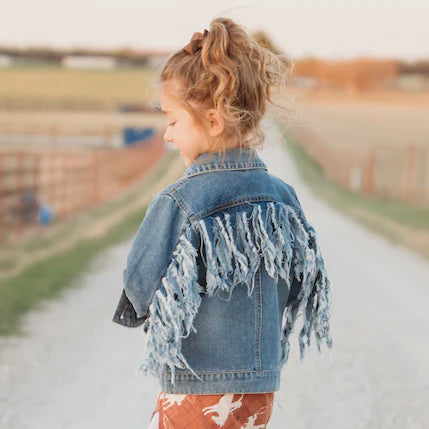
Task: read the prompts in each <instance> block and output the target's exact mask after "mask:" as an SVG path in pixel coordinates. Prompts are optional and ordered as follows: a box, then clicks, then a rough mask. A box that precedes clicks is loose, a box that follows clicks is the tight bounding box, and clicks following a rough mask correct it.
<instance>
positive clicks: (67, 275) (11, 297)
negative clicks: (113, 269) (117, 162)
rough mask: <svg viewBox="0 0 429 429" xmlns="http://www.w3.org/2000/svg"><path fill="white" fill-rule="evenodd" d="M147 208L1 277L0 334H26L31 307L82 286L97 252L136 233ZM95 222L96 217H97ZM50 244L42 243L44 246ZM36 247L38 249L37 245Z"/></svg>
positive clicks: (162, 168) (156, 177)
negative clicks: (24, 328)
mask: <svg viewBox="0 0 429 429" xmlns="http://www.w3.org/2000/svg"><path fill="white" fill-rule="evenodd" d="M176 157H177V155H176V154H175V153H173V152H169V153H167V154H166V156H165V157H164V159H163V160H162V161H161V162H160V165H159V166H158V167H157V169H156V171H154V172H153V174H151V175H150V177H149V178H147V179H146V180H145V182H144V183H143V185H142V186H141V187H139V188H138V189H137V190H134V191H133V192H132V193H131V195H130V194H127V195H124V198H123V199H121V200H118V201H115V203H113V202H111V203H109V204H106V205H103V207H104V213H106V214H107V213H111V209H112V207H114V206H116V207H117V208H119V207H120V206H121V205H122V204H124V202H126V201H127V200H129V199H130V198H131V197H132V195H133V194H135V193H136V192H139V193H140V195H141V192H144V191H145V189H147V188H148V187H149V186H151V185H152V184H154V183H156V182H157V181H158V180H159V179H160V177H162V175H163V174H165V171H166V169H167V168H168V167H169V165H170V164H171V162H172V161H173V160H174V159H175V158H176ZM100 208H101V207H100ZM100 208H98V209H100ZM146 209H147V206H144V207H141V208H138V209H137V210H134V211H133V212H132V213H130V214H129V215H127V216H126V217H125V218H123V219H122V220H121V221H120V222H119V223H118V224H116V225H115V226H113V227H112V228H111V229H110V230H109V231H108V232H107V233H106V234H105V235H103V236H100V237H91V238H82V239H81V240H80V241H78V242H77V244H76V245H74V246H73V247H71V248H69V249H68V250H66V251H63V252H60V253H58V254H55V255H53V256H51V257H48V258H46V259H44V260H42V261H39V262H37V263H34V264H33V265H31V266H29V267H28V268H27V269H25V270H24V271H23V272H22V273H20V274H19V275H17V276H16V277H14V278H12V279H7V280H0V335H11V334H17V335H23V334H24V332H23V331H22V324H21V322H22V317H23V315H24V314H25V313H26V312H28V311H29V310H31V309H34V308H38V307H39V305H40V303H41V300H42V299H52V298H55V297H56V296H58V293H59V292H60V291H61V290H63V289H64V288H66V287H74V286H76V285H78V282H75V281H74V280H76V278H77V277H78V276H79V275H81V273H82V272H84V271H85V270H87V269H88V267H89V266H90V264H91V262H92V260H93V258H94V257H95V256H96V255H97V254H99V253H100V252H101V251H102V250H104V249H106V248H108V247H110V246H112V245H114V244H117V243H120V242H121V241H123V240H126V239H128V238H130V237H132V235H133V234H135V232H136V231H137V229H138V227H139V225H140V223H141V221H142V220H143V218H144V216H145V213H146ZM100 214H103V213H100V212H99V213H98V215H99V216H100ZM95 222H96V219H94V223H95ZM58 238H59V237H57V238H56V239H58ZM63 238H64V237H63ZM46 244H47V243H41V245H46ZM34 250H37V247H35V248H34Z"/></svg>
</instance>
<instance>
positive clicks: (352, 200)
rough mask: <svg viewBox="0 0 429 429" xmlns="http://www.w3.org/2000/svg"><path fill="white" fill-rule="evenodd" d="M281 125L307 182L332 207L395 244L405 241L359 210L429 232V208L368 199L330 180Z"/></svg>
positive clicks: (388, 200) (281, 129)
mask: <svg viewBox="0 0 429 429" xmlns="http://www.w3.org/2000/svg"><path fill="white" fill-rule="evenodd" d="M278 125H279V129H280V131H281V133H282V135H283V142H284V143H285V144H286V145H287V147H288V149H289V151H290V153H291V155H292V157H293V158H294V160H295V162H296V165H297V168H298V170H299V172H300V174H301V175H302V178H303V180H304V181H305V182H306V183H307V184H308V185H309V186H310V188H311V189H312V190H313V191H314V193H315V194H316V195H319V196H320V197H321V198H322V199H324V200H325V201H327V202H328V203H329V204H330V205H331V206H333V207H334V208H336V209H338V210H340V211H342V212H343V213H346V214H348V215H351V216H353V217H355V218H358V219H359V220H360V221H362V222H364V223H365V224H366V225H367V226H368V227H369V228H370V229H372V230H374V231H376V232H378V233H381V234H383V235H384V236H386V237H387V238H389V239H391V240H392V241H393V242H395V243H398V242H401V240H400V238H399V237H398V236H397V235H396V234H393V233H392V231H391V230H390V229H389V228H387V227H384V226H382V225H380V223H379V222H376V221H371V220H369V219H367V218H366V219H365V220H363V219H362V218H361V217H359V215H358V214H357V210H355V209H356V208H359V209H361V208H363V209H365V210H366V211H368V212H369V213H374V214H377V215H379V216H383V217H386V218H388V219H391V220H393V221H395V222H398V223H400V224H402V225H404V226H406V227H409V228H412V229H414V230H418V231H429V208H425V207H420V206H415V205H411V204H406V203H404V202H402V201H398V200H395V199H389V198H378V197H368V196H365V195H363V194H361V193H359V192H357V191H353V190H349V189H346V188H343V187H342V186H340V185H338V184H337V183H335V182H333V181H332V180H330V179H329V178H328V177H326V176H325V174H324V172H323V169H322V168H321V166H320V165H319V164H318V163H317V162H316V161H315V160H314V159H312V158H311V157H310V156H309V155H308V154H307V152H306V151H305V149H304V148H303V147H302V145H301V144H300V143H299V142H298V141H297V140H296V139H294V137H293V136H292V134H291V133H290V132H289V131H287V130H286V129H285V128H284V126H282V124H281V123H279V124H278Z"/></svg>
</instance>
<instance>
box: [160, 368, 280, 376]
mask: <svg viewBox="0 0 429 429" xmlns="http://www.w3.org/2000/svg"><path fill="white" fill-rule="evenodd" d="M278 371H281V367H280V368H276V369H260V370H257V369H248V370H242V371H202V372H201V371H195V374H200V375H204V374H247V373H257V374H259V373H261V372H274V373H275V372H278ZM160 372H161V373H162V374H167V375H168V374H170V373H171V372H170V371H163V370H161V371H160ZM179 376H182V377H183V376H184V377H189V376H191V377H195V376H194V375H193V374H183V373H180V372H176V374H175V377H179Z"/></svg>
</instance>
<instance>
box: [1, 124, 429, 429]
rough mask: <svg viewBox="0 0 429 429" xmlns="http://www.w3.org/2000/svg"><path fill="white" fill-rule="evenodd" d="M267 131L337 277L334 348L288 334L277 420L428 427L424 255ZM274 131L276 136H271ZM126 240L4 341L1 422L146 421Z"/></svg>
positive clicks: (106, 424) (53, 428) (147, 398)
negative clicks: (375, 224)
mask: <svg viewBox="0 0 429 429" xmlns="http://www.w3.org/2000/svg"><path fill="white" fill-rule="evenodd" d="M279 139H280V138H279V136H278V134H277V133H276V132H275V131H274V130H273V129H271V130H268V131H267V140H269V141H270V144H267V146H266V148H265V149H264V151H263V152H261V157H262V159H263V160H264V161H265V162H266V163H267V165H268V167H269V170H270V172H271V173H272V174H275V175H277V176H279V177H281V178H282V179H283V180H285V181H286V182H288V183H290V184H292V185H293V186H294V188H295V189H296V191H297V194H298V197H299V198H300V201H301V205H302V206H303V208H304V211H305V213H306V216H307V219H308V220H309V221H310V222H311V223H312V224H313V225H314V226H315V228H316V230H317V231H318V234H319V240H320V245H321V249H322V252H323V253H324V256H325V260H326V264H327V269H328V272H329V273H330V276H331V281H332V284H333V292H334V294H333V304H332V329H333V336H334V349H332V350H328V349H327V348H326V347H325V348H323V349H322V352H323V353H322V355H319V354H318V352H317V348H316V347H315V344H314V347H315V348H314V349H311V350H310V351H309V353H308V355H307V356H306V357H305V359H304V361H303V362H302V363H301V362H300V361H299V348H298V340H297V338H296V336H295V337H293V338H292V349H291V355H290V358H289V363H288V366H287V367H286V368H285V370H284V371H283V373H282V382H281V390H280V391H279V392H277V393H276V400H275V406H274V411H273V417H272V419H271V422H270V424H269V427H270V428H271V429H286V428H294V429H304V428H305V429H312V428H316V427H317V428H319V429H320V428H326V429H328V428H329V429H337V428H338V429H344V428H347V429H349V428H359V429H360V428H371V429H372V428H377V429H379V428H386V429H387V428H389V429H392V428H398V429H399V428H400V429H403V428H413V429H416V428H422V429H423V428H426V427H429V415H428V412H427V403H428V401H429V382H428V380H429V373H428V368H427V362H428V361H429V343H428V341H427V333H428V332H429V313H428V311H427V302H428V296H429V285H428V281H427V279H428V278H429V265H428V263H427V262H426V261H425V260H423V259H422V258H420V257H418V256H416V255H415V254H414V253H412V252H410V251H407V250H406V249H403V248H400V247H395V246H392V245H390V244H389V243H388V242H387V241H386V240H384V239H383V238H380V237H378V236H375V235H374V234H372V233H371V232H369V231H368V230H366V229H365V228H364V227H362V226H360V225H359V224H357V223H356V222H354V221H353V220H350V219H348V218H345V217H344V216H342V215H341V214H339V213H336V212H335V211H333V210H332V209H331V208H330V207H329V206H328V205H327V204H325V203H324V202H323V201H320V200H318V199H317V198H316V197H315V196H314V195H313V194H312V193H311V191H310V190H309V189H308V188H307V187H305V186H304V185H303V183H302V181H301V179H300V177H299V176H298V174H297V171H296V169H295V167H294V165H293V164H292V162H291V159H290V157H289V155H288V153H287V152H286V149H282V148H281V147H280V146H279V144H280V143H279ZM272 142H274V144H273V143H272ZM130 245H131V241H128V242H126V243H123V244H121V245H118V246H115V247H113V248H111V249H109V250H108V251H106V252H104V253H103V254H102V255H100V256H99V257H98V258H97V260H96V261H95V262H94V264H93V265H92V268H91V270H90V271H89V272H88V273H86V274H83V275H81V276H80V278H79V279H76V282H77V284H79V286H80V287H79V288H75V289H69V290H67V291H65V292H64V293H63V294H62V296H61V297H60V298H59V299H58V301H56V302H47V303H46V305H45V306H44V308H43V311H39V312H33V313H30V314H29V315H28V317H27V318H26V326H27V327H28V337H26V338H8V339H2V340H1V341H0V347H1V349H0V385H1V390H0V427H1V428H5V429H6V428H7V429H18V428H19V429H26V428H32V429H37V428H41V429H42V428H43V429H58V428H61V429H62V428H67V429H69V428H73V429H86V428H88V429H89V428H91V429H96V428H100V429H109V428H112V429H113V428H115V429H116V428H118V427H119V426H120V427H127V426H132V427H141V428H146V427H147V426H148V423H149V418H150V415H151V412H152V410H153V406H154V402H155V398H156V394H157V392H158V386H157V384H156V380H155V379H153V378H152V377H149V376H148V377H144V376H142V375H140V374H137V373H135V369H136V368H137V367H138V365H139V362H140V358H141V356H142V347H143V342H144V339H143V333H142V331H141V330H140V329H135V330H133V329H129V328H124V327H122V326H119V325H117V324H115V323H113V322H112V321H111V318H112V315H113V311H114V308H115V306H116V303H117V300H118V298H119V295H120V291H121V287H122V286H121V275H122V269H123V268H124V262H125V259H126V255H127V253H128V250H129V247H130Z"/></svg>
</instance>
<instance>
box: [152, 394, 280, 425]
mask: <svg viewBox="0 0 429 429" xmlns="http://www.w3.org/2000/svg"><path fill="white" fill-rule="evenodd" d="M273 402H274V392H269V393H224V394H219V395H180V394H172V393H164V392H162V391H160V392H159V393H158V398H157V400H156V406H155V411H154V412H153V413H152V417H151V421H150V426H149V429H218V428H222V429H265V428H266V427H267V423H268V421H269V420H270V417H271V413H272V410H273Z"/></svg>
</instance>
